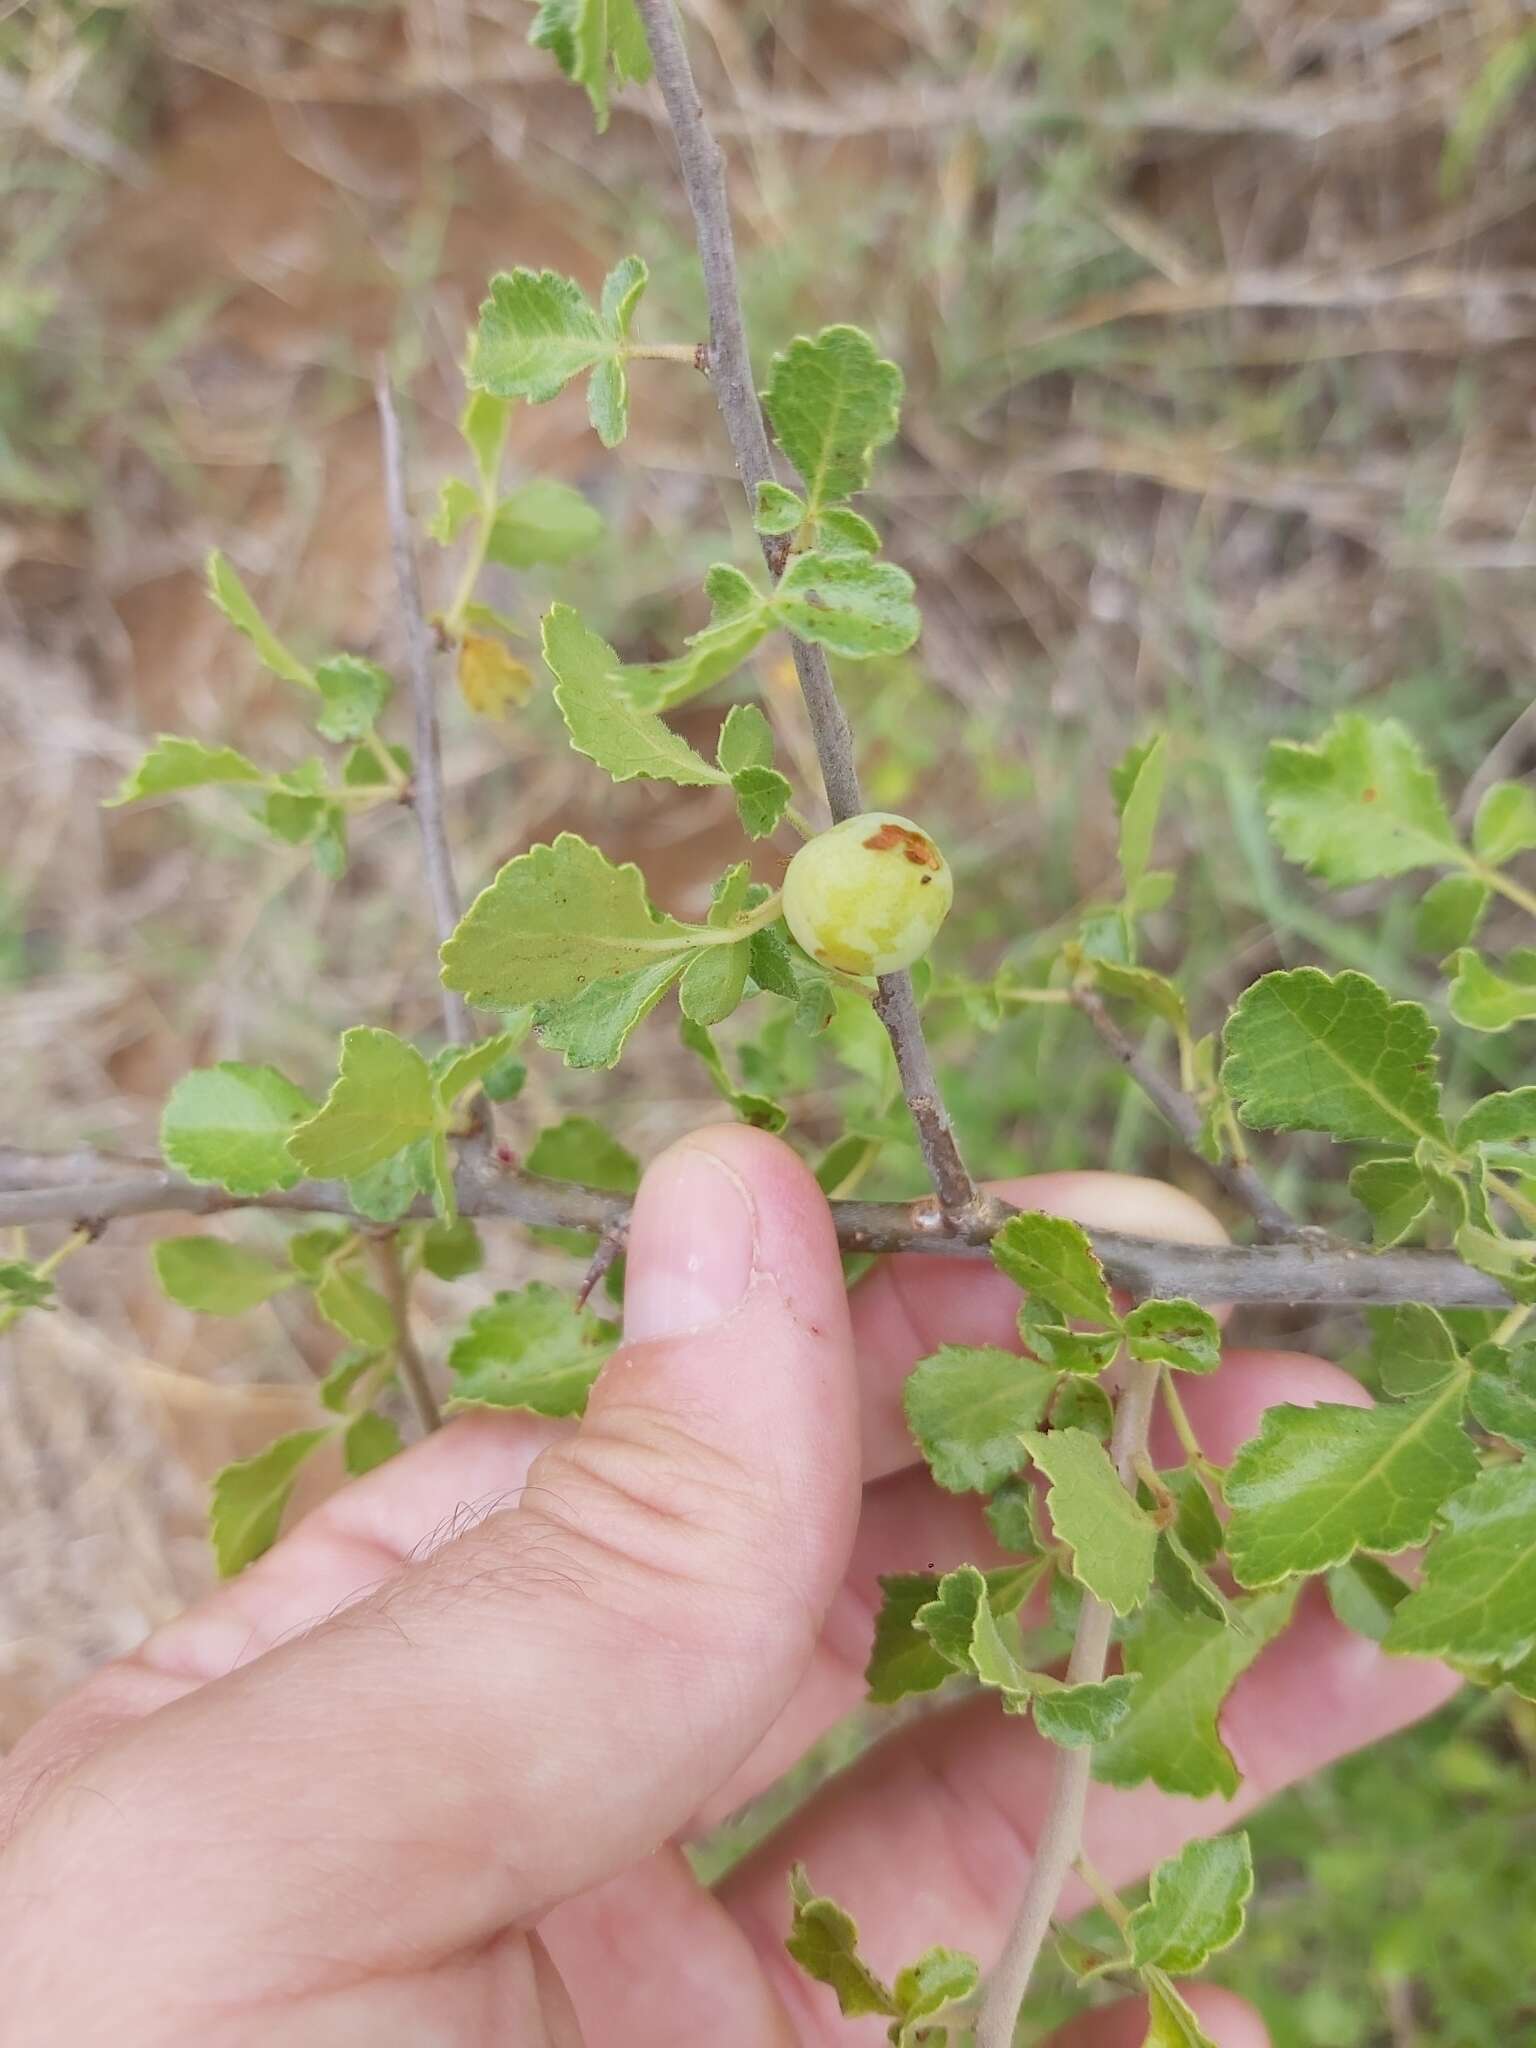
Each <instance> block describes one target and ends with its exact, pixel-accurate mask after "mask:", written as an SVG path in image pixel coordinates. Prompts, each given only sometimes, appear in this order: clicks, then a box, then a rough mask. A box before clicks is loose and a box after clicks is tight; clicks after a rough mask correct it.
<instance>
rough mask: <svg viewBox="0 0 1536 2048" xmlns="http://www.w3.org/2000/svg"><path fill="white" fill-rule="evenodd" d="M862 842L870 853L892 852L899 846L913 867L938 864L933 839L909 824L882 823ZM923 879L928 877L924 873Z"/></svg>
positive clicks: (936, 850)
mask: <svg viewBox="0 0 1536 2048" xmlns="http://www.w3.org/2000/svg"><path fill="white" fill-rule="evenodd" d="M864 844H865V845H866V846H867V847H868V848H869V850H870V852H871V853H894V852H895V851H896V849H897V848H898V847H900V849H901V852H902V855H903V857H904V858H905V859H907V860H909V861H911V863H912V865H913V867H915V868H933V869H934V870H935V871H936V870H937V869H938V867H939V866H940V856H939V849H938V848H937V847H936V846H935V845H934V843H933V841H932V840H931V839H929V838H927V837H926V836H925V835H924V834H923V833H921V832H914V831H913V830H912V828H911V826H910V825H891V824H886V825H882V826H881V827H880V829H879V830H878V831H877V832H871V833H870V835H869V837H868V838H867V839H866V840H865V842H864ZM923 879H924V881H926V880H927V879H928V877H927V876H926V875H925V876H924V877H923Z"/></svg>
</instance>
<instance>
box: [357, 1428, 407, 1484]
mask: <svg viewBox="0 0 1536 2048" xmlns="http://www.w3.org/2000/svg"><path fill="white" fill-rule="evenodd" d="M404 1449H405V1445H404V1444H403V1443H402V1442H401V1440H400V1432H399V1430H398V1429H397V1428H396V1427H395V1425H394V1423H392V1422H391V1421H390V1419H389V1417H388V1416H387V1415H374V1414H373V1413H371V1412H367V1413H364V1414H362V1415H359V1416H357V1417H356V1418H355V1419H354V1420H353V1421H352V1422H350V1423H349V1424H348V1425H347V1432H346V1435H345V1436H344V1437H343V1438H342V1440H341V1455H342V1462H343V1464H345V1466H346V1468H347V1471H348V1473H349V1474H350V1476H351V1477H352V1478H353V1479H360V1478H361V1477H362V1476H363V1474H364V1473H365V1472H371V1471H372V1470H373V1469H374V1467H375V1466H376V1465H382V1464H384V1463H385V1461H386V1460H387V1459H390V1458H392V1457H394V1456H395V1454H396V1452H397V1451H403V1450H404Z"/></svg>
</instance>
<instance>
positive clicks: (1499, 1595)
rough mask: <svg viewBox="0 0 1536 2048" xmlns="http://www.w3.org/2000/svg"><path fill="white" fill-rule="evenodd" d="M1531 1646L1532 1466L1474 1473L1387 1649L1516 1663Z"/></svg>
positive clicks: (1448, 1512) (1535, 1533)
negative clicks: (1476, 1474)
mask: <svg viewBox="0 0 1536 2048" xmlns="http://www.w3.org/2000/svg"><path fill="white" fill-rule="evenodd" d="M1533 1644H1536V1467H1533V1466H1532V1465H1531V1463H1530V1462H1529V1461H1527V1462H1526V1463H1524V1464H1519V1465H1502V1466H1498V1467H1495V1468H1493V1469H1492V1470H1489V1471H1486V1472H1483V1473H1480V1474H1479V1475H1478V1477H1477V1478H1476V1479H1475V1480H1474V1481H1473V1482H1472V1484H1471V1485H1470V1486H1469V1487H1468V1488H1467V1489H1466V1491H1465V1492H1464V1493H1459V1494H1457V1495H1456V1496H1455V1498H1454V1499H1452V1500H1450V1501H1448V1502H1447V1503H1446V1506H1445V1528H1444V1529H1443V1530H1442V1531H1441V1533H1440V1534H1439V1535H1438V1536H1437V1537H1436V1538H1435V1540H1434V1542H1433V1543H1432V1544H1431V1545H1430V1547H1429V1550H1428V1552H1427V1553H1426V1555H1425V1559H1424V1578H1423V1582H1422V1584H1420V1585H1418V1586H1416V1587H1415V1588H1414V1590H1413V1591H1412V1592H1411V1593H1410V1594H1409V1595H1408V1597H1407V1599H1406V1600H1404V1601H1403V1603H1402V1604H1401V1606H1400V1607H1399V1608H1398V1609H1397V1612H1396V1613H1395V1614H1394V1615H1393V1617H1392V1626H1391V1627H1390V1628H1389V1629H1388V1631H1387V1636H1386V1646H1387V1648H1388V1649H1389V1650H1396V1651H1399V1652H1401V1653H1402V1654H1403V1655H1404V1656H1411V1657H1451V1658H1454V1659H1456V1660H1457V1661H1458V1662H1462V1663H1472V1662H1479V1661H1483V1660H1486V1659H1492V1660H1495V1661H1497V1662H1499V1663H1507V1664H1512V1663H1516V1662H1518V1660H1519V1659H1520V1658H1522V1657H1523V1656H1524V1655H1525V1654H1526V1652H1527V1651H1528V1650H1529V1649H1530V1648H1531V1647H1532V1645H1533Z"/></svg>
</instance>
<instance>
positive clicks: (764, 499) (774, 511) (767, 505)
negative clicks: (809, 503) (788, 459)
mask: <svg viewBox="0 0 1536 2048" xmlns="http://www.w3.org/2000/svg"><path fill="white" fill-rule="evenodd" d="M805 510H806V508H805V500H804V498H802V497H799V496H798V495H797V494H796V493H795V492H794V491H786V490H785V488H784V486H783V485H782V484H776V483H773V482H771V481H770V480H769V479H768V478H767V477H764V478H763V479H762V481H761V482H760V483H759V484H758V487H757V501H756V505H755V508H754V511H753V514H752V524H753V526H754V527H755V528H756V530H757V531H758V532H759V533H793V532H794V531H795V528H796V527H797V526H799V525H801V524H802V522H803V521H804V519H805Z"/></svg>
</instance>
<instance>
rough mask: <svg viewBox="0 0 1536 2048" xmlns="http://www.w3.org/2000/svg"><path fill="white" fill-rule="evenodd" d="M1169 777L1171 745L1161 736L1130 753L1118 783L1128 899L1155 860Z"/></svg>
mask: <svg viewBox="0 0 1536 2048" xmlns="http://www.w3.org/2000/svg"><path fill="white" fill-rule="evenodd" d="M1167 773H1168V741H1167V737H1166V735H1164V734H1163V733H1158V734H1157V735H1156V737H1155V738H1153V739H1151V740H1149V741H1147V742H1146V743H1145V744H1143V745H1142V746H1140V747H1133V748H1132V749H1131V751H1130V753H1129V754H1128V755H1127V756H1126V758H1125V759H1124V760H1123V761H1122V762H1121V764H1120V770H1119V774H1118V776H1117V777H1116V779H1115V784H1114V793H1115V800H1116V803H1117V805H1118V808H1119V811H1120V872H1121V874H1122V876H1123V877H1124V879H1125V892H1126V894H1127V895H1128V896H1130V895H1133V894H1134V893H1135V891H1136V888H1137V886H1138V884H1139V883H1140V881H1141V878H1142V876H1143V875H1145V873H1146V872H1147V863H1148V862H1149V861H1150V860H1151V858H1152V839H1153V835H1154V834H1155V832H1156V831H1157V818H1158V813H1159V811H1160V810H1161V809H1162V807H1163V784H1164V781H1165V780H1166V777H1167Z"/></svg>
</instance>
